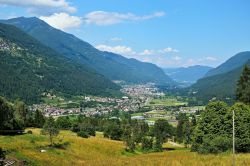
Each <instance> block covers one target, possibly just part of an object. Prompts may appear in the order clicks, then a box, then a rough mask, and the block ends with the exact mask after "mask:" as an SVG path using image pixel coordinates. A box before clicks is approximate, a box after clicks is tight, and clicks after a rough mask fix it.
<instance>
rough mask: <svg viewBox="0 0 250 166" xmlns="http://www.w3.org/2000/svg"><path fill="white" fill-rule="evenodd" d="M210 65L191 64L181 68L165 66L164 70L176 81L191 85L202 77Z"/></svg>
mask: <svg viewBox="0 0 250 166" xmlns="http://www.w3.org/2000/svg"><path fill="white" fill-rule="evenodd" d="M211 69H213V68H212V67H208V66H200V65H196V66H189V67H180V68H164V69H163V71H164V72H165V73H166V74H167V75H168V76H169V77H170V78H172V79H173V80H174V81H176V82H178V83H182V84H184V85H191V84H193V83H195V82H196V81H197V80H198V79H200V78H202V77H203V76H204V75H205V74H206V73H207V72H208V71H209V70H211Z"/></svg>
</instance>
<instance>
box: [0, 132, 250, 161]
mask: <svg viewBox="0 0 250 166" xmlns="http://www.w3.org/2000/svg"><path fill="white" fill-rule="evenodd" d="M32 131H33V135H28V134H26V135H19V136H0V147H3V148H5V149H8V150H9V151H10V152H11V153H10V154H9V155H8V156H9V157H15V158H18V159H26V160H29V162H30V164H31V165H192V166H194V165H197V166H198V165H199V166H201V165H207V166H210V165H225V166H226V165H231V156H230V155H228V154H221V155H199V154H197V153H193V152H189V150H185V149H182V150H173V151H168V152H162V153H149V154H138V155H132V156H131V155H130V156H128V155H123V154H122V152H123V149H124V145H123V143H122V142H119V141H112V140H108V139H104V138H101V137H100V136H97V137H94V138H89V139H83V138H79V137H77V136H76V135H75V134H74V133H72V132H70V131H62V132H61V133H60V136H59V138H58V139H62V138H63V139H64V141H68V142H70V145H69V146H68V147H67V148H66V149H49V150H48V151H47V152H46V153H40V152H39V147H43V146H46V145H47V144H48V142H47V141H48V140H47V138H46V137H45V136H41V135H40V134H39V133H40V131H39V129H32ZM31 140H34V141H35V143H31ZM57 141H58V140H57ZM42 149H44V148H42ZM236 163H237V165H249V164H250V154H238V155H237V156H236Z"/></svg>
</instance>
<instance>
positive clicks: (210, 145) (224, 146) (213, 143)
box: [198, 136, 231, 154]
mask: <svg viewBox="0 0 250 166" xmlns="http://www.w3.org/2000/svg"><path fill="white" fill-rule="evenodd" d="M230 148H231V140H230V139H229V138H227V137H223V136H217V137H215V138H214V139H212V140H211V139H209V138H205V139H204V142H203V144H202V146H200V148H199V149H198V152H199V153H215V154H217V153H221V152H226V151H228V150H230Z"/></svg>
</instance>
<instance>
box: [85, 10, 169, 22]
mask: <svg viewBox="0 0 250 166" xmlns="http://www.w3.org/2000/svg"><path fill="white" fill-rule="evenodd" d="M164 15H165V13H164V12H156V13H153V14H150V15H143V16H137V15H135V14H133V13H125V14H124V13H118V12H106V11H93V12H90V13H88V14H86V15H85V17H84V20H85V22H86V23H87V24H96V25H113V24H118V23H122V22H131V21H141V20H148V19H152V18H156V17H162V16H164Z"/></svg>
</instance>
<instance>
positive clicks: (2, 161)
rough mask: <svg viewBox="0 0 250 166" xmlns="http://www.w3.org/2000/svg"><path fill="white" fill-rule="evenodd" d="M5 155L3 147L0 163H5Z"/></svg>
mask: <svg viewBox="0 0 250 166" xmlns="http://www.w3.org/2000/svg"><path fill="white" fill-rule="evenodd" d="M5 155H6V153H5V151H4V150H3V149H2V148H0V165H4V160H5Z"/></svg>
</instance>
